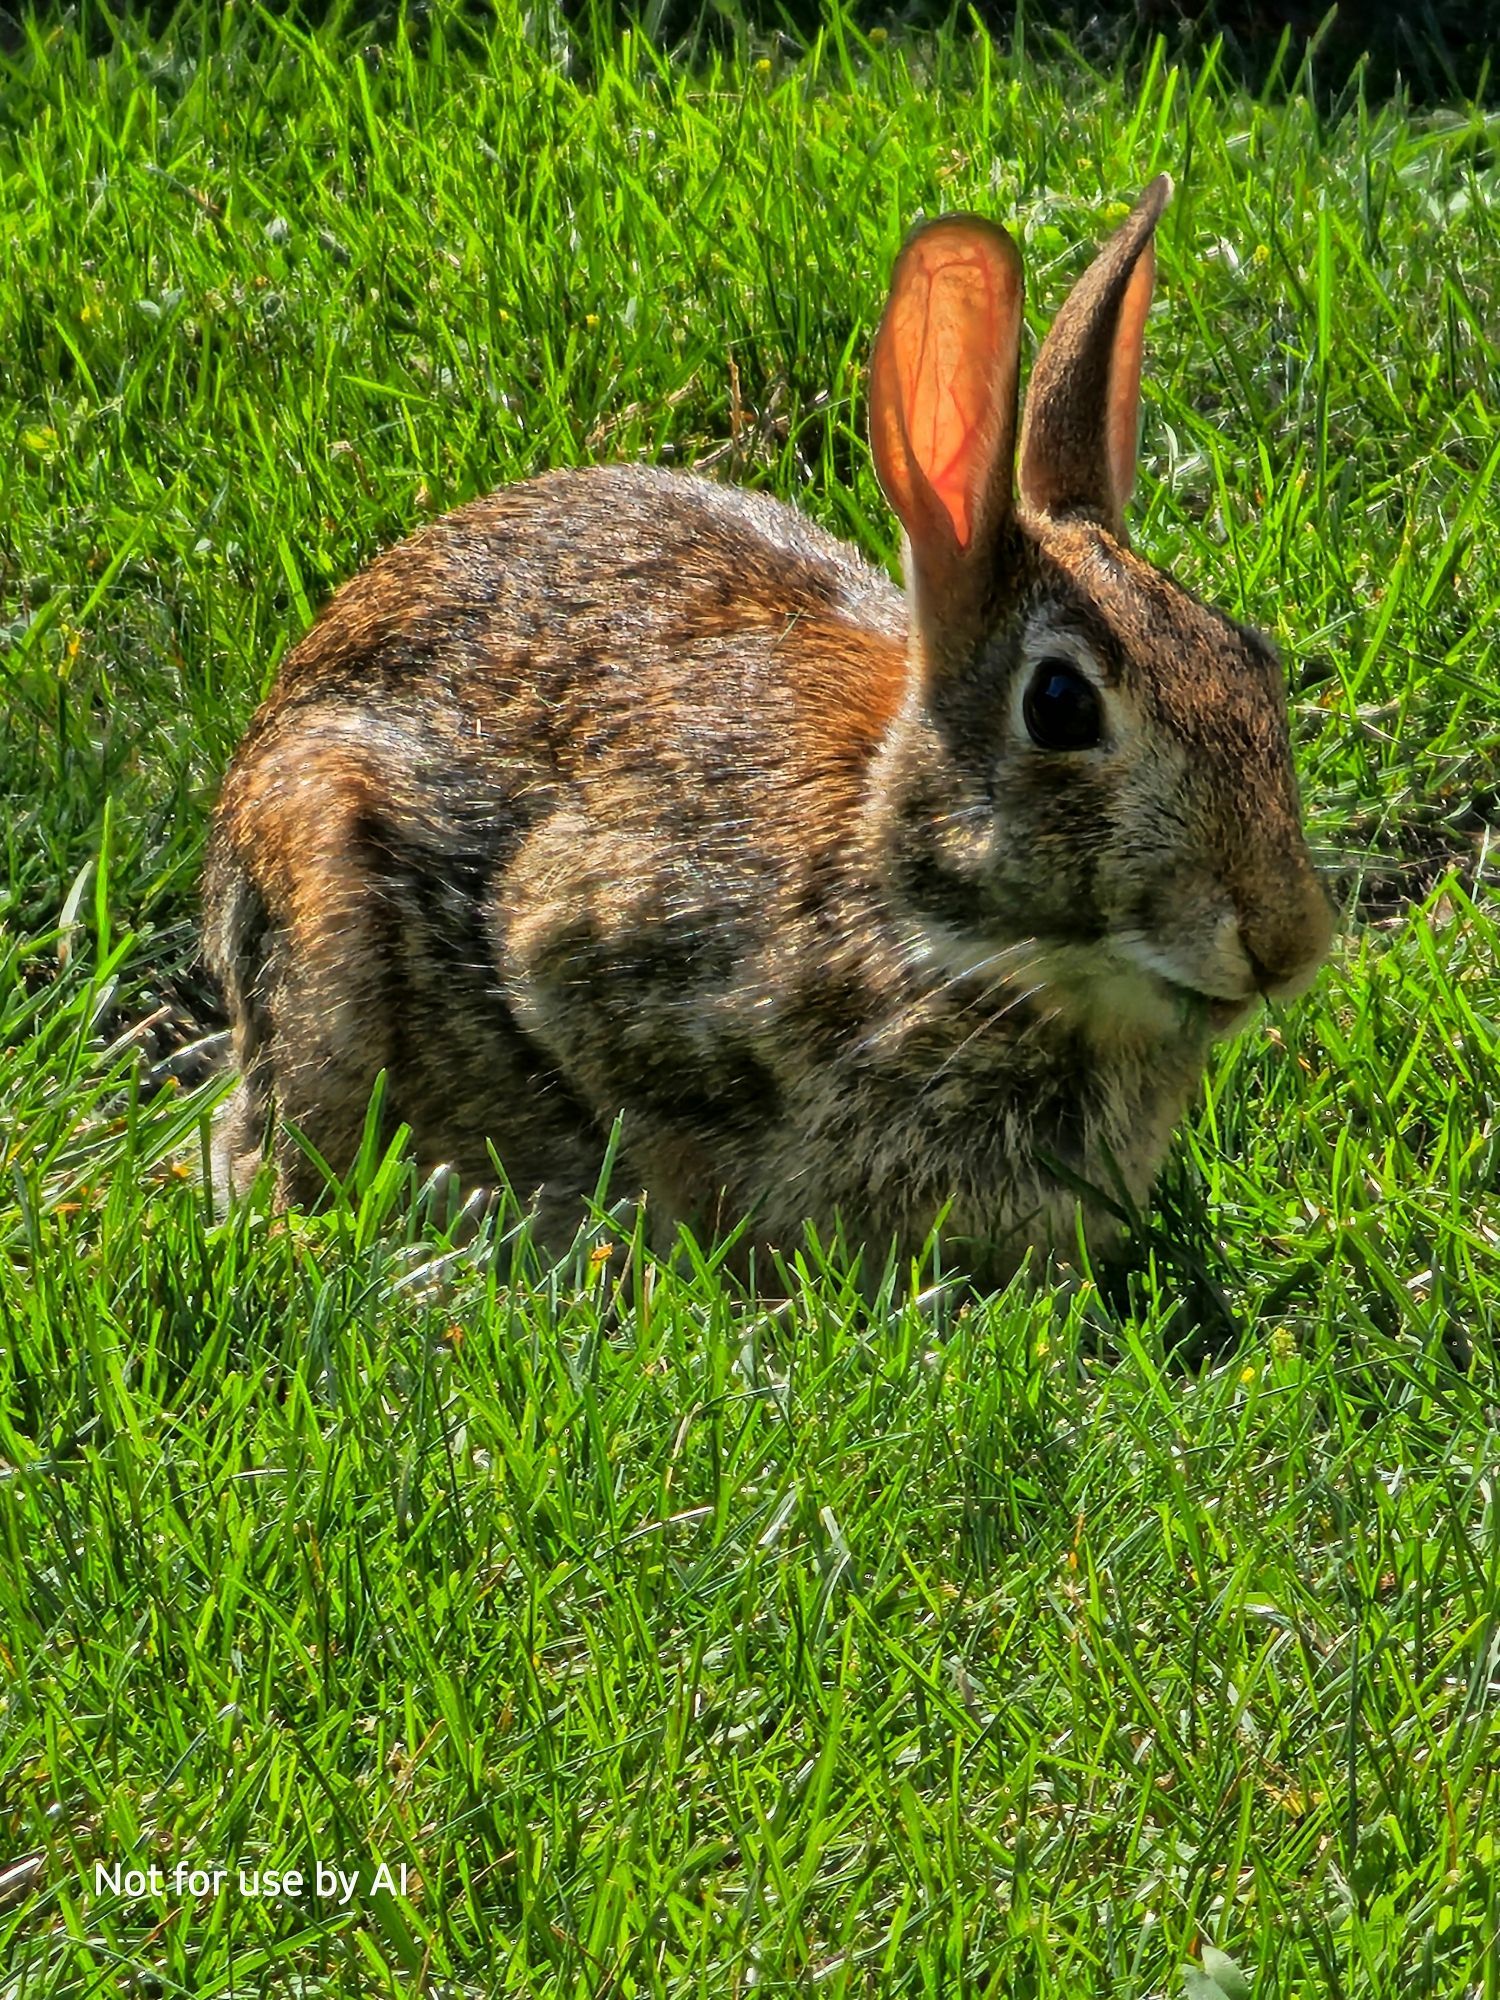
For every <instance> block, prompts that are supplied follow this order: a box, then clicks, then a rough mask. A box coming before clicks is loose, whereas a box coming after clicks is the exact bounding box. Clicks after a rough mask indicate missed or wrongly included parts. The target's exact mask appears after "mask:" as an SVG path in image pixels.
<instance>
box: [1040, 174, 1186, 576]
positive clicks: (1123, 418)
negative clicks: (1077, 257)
mask: <svg viewBox="0 0 1500 2000" xmlns="http://www.w3.org/2000/svg"><path fill="white" fill-rule="evenodd" d="M1171 199H1172V182H1171V178H1170V176H1168V175H1167V174H1158V176H1157V177H1156V179H1155V180H1154V181H1153V182H1152V183H1151V185H1150V187H1148V188H1147V189H1146V191H1145V193H1144V194H1143V195H1142V196H1141V198H1140V200H1139V201H1138V202H1137V203H1136V205H1135V207H1134V208H1133V209H1132V210H1131V211H1130V214H1129V215H1128V216H1127V217H1126V218H1125V220H1124V222H1122V223H1121V225H1120V227H1119V228H1118V229H1117V230H1116V231H1115V233H1114V235H1113V236H1112V237H1111V238H1110V239H1109V241H1108V243H1106V244H1105V246H1104V248H1103V249H1102V250H1101V251H1100V252H1099V254H1098V256H1097V257H1096V258H1095V259H1094V261H1093V263H1092V264H1090V266H1089V268H1088V269H1087V270H1086V271H1085V272H1084V274H1083V276H1082V277H1081V278H1080V279H1079V280H1078V283H1077V284H1076V285H1075V286H1074V287H1073V289H1072V291H1071V292H1070V293H1069V294H1068V296H1067V298H1066V299H1065V300H1064V302H1063V307H1062V310H1061V311H1060V312H1059V313H1058V315H1057V318H1056V319H1055V320H1054V321H1053V322H1052V330H1051V332H1050V333H1049V334H1048V335H1047V338H1046V339H1045V340H1044V341H1043V342H1042V351H1041V353H1040V354H1038V356H1037V358H1036V366H1035V367H1034V368H1033V369H1032V371H1031V382H1030V385H1029V387H1028V388H1027V391H1026V425H1025V429H1024V430H1023V432H1022V435H1021V463H1020V481H1021V497H1022V499H1023V500H1024V501H1025V502H1026V505H1027V506H1028V507H1030V508H1033V509H1034V510H1035V511H1036V512H1037V513H1041V514H1053V515H1061V514H1092V515H1093V516H1095V517H1096V518H1097V519H1098V520H1101V521H1102V522H1103V523H1104V525H1105V527H1106V528H1108V529H1109V531H1110V533H1111V534H1112V535H1113V536H1114V537H1115V539H1116V540H1117V541H1121V542H1123V541H1124V540H1125V539H1126V534H1125V504H1126V502H1127V501H1128V500H1129V498H1130V494H1131V489H1132V488H1133V487H1134V485H1135V456H1136V438H1137V427H1138V425H1139V421H1140V401H1141V349H1142V346H1143V345H1144V342H1145V336H1146V314H1147V313H1148V312H1149V311H1150V309H1151V287H1152V283H1153V281H1154V278H1155V274H1156V253H1155V250H1154V248H1153V246H1152V236H1153V234H1154V232H1155V229H1156V224H1157V220H1158V218H1159V217H1160V215H1161V212H1162V210H1163V209H1164V208H1165V207H1166V205H1167V203H1168V202H1169V201H1170V200H1171Z"/></svg>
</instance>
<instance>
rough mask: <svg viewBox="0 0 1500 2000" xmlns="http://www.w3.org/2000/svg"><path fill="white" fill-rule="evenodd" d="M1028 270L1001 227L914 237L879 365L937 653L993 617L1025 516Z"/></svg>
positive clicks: (878, 399)
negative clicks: (1022, 413) (999, 555)
mask: <svg viewBox="0 0 1500 2000" xmlns="http://www.w3.org/2000/svg"><path fill="white" fill-rule="evenodd" d="M1020 345H1021V257H1020V252H1019V251H1018V250H1017V249H1016V246H1015V244H1014V243H1013V242H1012V241H1011V239H1010V238H1009V236H1007V235H1006V233H1005V231H1004V230H1003V229H999V228H997V227H996V226H995V224H994V223H992V222H987V221H985V220H984V218H983V217H981V216H977V215H945V216H941V217H939V218H938V219H937V220H936V221H935V222H929V223H926V224H924V225H923V226H922V227H921V228H919V229H916V230H914V231H913V233H912V234H911V235H910V236H909V237H908V238H907V240H906V243H905V245H904V246H903V248H902V250H901V254H900V256H899V257H898V258H897V259H896V268H895V270H894V271H893V272H892V274H891V294H890V298H889V300H888V301H887V303H886V308H885V315H884V317H883V318H882V320H881V322H880V331H879V332H878V333H877V334H876V336H875V346H874V350H873V352H872V354H871V356H870V445H871V449H872V451H873V452H874V456H875V470H876V472H877V473H878V474H879V476H880V484H881V486H882V487H883V488H884V490H885V495H886V498H887V499H888V500H889V501H890V503H891V505H892V507H894V508H895V510H896V513H897V514H898V515H899V516H900V519H901V525H902V527H903V528H905V530H906V538H907V545H908V549H909V560H910V567H911V582H912V586H913V590H914V594H915V597H916V610H917V623H918V627H919V629H920V630H921V631H922V632H923V634H924V636H925V637H926V638H927V639H928V640H929V642H930V641H932V640H933V639H934V638H940V637H941V635H942V633H943V632H944V631H945V630H948V629H953V630H956V631H963V630H965V629H967V628H969V627H970V626H971V625H972V624H973V623H974V621H975V620H976V619H977V618H978V617H980V616H982V612H983V605H984V602H985V600H986V599H987V597H988V595H989V594H990V590H991V587H992V584H993V565H994V559H995V551H996V541H997V537H998V536H999V534H1000V533H1001V532H1002V531H1003V530H1004V529H1006V528H1007V527H1008V526H1009V524H1010V520H1011V516H1012V513H1013V509H1014V497H1013V485H1014V459H1015V445H1016V381H1017V375H1018V372H1019V366H1020Z"/></svg>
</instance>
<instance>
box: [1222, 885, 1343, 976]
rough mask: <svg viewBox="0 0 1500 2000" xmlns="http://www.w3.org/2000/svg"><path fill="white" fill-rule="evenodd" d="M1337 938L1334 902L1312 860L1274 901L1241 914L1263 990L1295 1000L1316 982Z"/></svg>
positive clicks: (1244, 942) (1244, 943) (1243, 944)
mask: <svg viewBox="0 0 1500 2000" xmlns="http://www.w3.org/2000/svg"><path fill="white" fill-rule="evenodd" d="M1332 942H1333V905H1332V904H1331V903H1330V902H1329V899H1328V892H1327V890H1326V889H1325V888H1324V887H1323V884H1322V881H1321V879H1320V878H1319V876H1318V875H1317V874H1316V873H1315V872H1314V870H1313V869H1312V867H1311V865H1309V866H1308V867H1307V868H1306V870H1305V871H1301V872H1299V874H1298V875H1297V877H1296V878H1295V879H1294V882H1293V883H1291V884H1288V887H1287V893H1286V894H1285V896H1284V897H1281V898H1278V899H1277V901H1276V902H1275V903H1267V904H1264V905H1261V906H1260V907H1258V908H1257V909H1256V910H1255V911H1254V912H1253V913H1246V914H1245V915H1242V917H1241V919H1240V948H1241V950H1242V951H1243V952H1244V954H1245V957H1246V958H1247V959H1248V961H1249V964H1250V972H1251V976H1252V978H1253V979H1254V981H1255V985H1256V988H1257V990H1258V991H1259V992H1261V993H1264V994H1266V995H1267V996H1268V997H1269V998H1270V999H1273V1000H1290V999H1292V998H1293V997H1294V996H1295V995H1296V994H1298V993H1301V992H1302V991H1304V989H1305V988H1306V987H1307V986H1308V985H1310V984H1311V982H1312V977H1313V974H1314V973H1315V972H1316V971H1317V969H1318V967H1319V966H1320V965H1321V964H1322V962H1323V960H1324V959H1325V958H1326V957H1327V955H1328V947H1329V946H1330V944H1332Z"/></svg>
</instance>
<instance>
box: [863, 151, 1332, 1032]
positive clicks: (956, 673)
mask: <svg viewBox="0 0 1500 2000" xmlns="http://www.w3.org/2000/svg"><path fill="white" fill-rule="evenodd" d="M1171 192H1172V187H1171V182H1170V181H1169V180H1168V179H1167V177H1166V176H1165V175H1163V176H1162V177H1161V178H1159V179H1158V180H1156V181H1154V182H1153V183H1152V184H1151V186H1150V187H1149V188H1147V190H1146V191H1145V193H1144V194H1143V195H1142V196H1141V198H1140V200H1139V201H1138V202H1137V204H1136V206H1135V208H1134V209H1133V211H1132V212H1131V214H1130V216H1129V217H1128V218H1127V220H1126V221H1125V222H1124V223H1123V224H1122V225H1121V227H1120V229H1119V230H1118V231H1117V233H1116V234H1115V235H1114V236H1113V237H1112V238H1111V240H1110V241H1109V242H1108V243H1107V244H1106V245H1105V247H1104V249H1103V250H1102V251H1101V252H1100V253H1099V255H1098V257H1097V258H1096V259H1095V261H1094V263H1093V264H1092V265H1091V266H1090V268H1089V269H1088V270H1087V271H1086V272H1085V274H1084V276H1083V277H1082V278H1081V279H1080V280H1079V282H1078V283H1077V285H1076V286H1075V287H1074V289H1073V291H1072V293H1071V295H1070V296H1069V298H1068V299H1067V301H1066V303H1065V304H1064V305H1063V307H1062V310H1061V311H1060V312H1059V314H1058V316H1057V319H1056V321H1055V322H1054V324H1053V326H1052V329H1051V332H1050V333H1049V335H1048V337H1047V339H1046V341H1045V342H1044V343H1043V346H1042V349H1041V351H1040V353H1039V355H1038V357H1037V361H1036V364H1035V367H1034V369H1033V371H1032V376H1031V383H1030V387H1029V391H1028V395H1027V403H1026V420H1025V426H1024V429H1023V430H1022V433H1021V438H1020V448H1019V454H1017V451H1016V431H1017V376H1018V366H1019V355H1020V337H1021V324H1022V318H1021V260H1020V256H1019V253H1018V252H1017V250H1016V247H1015V245H1014V243H1013V242H1012V241H1011V239H1010V237H1009V236H1007V235H1006V233H1005V232H1004V231H1003V230H1001V229H999V228H997V227H995V226H994V225H993V224H992V223H989V222H986V221H983V220H981V219H980V218H978V217H971V216H946V217H943V218H941V219H939V220H937V221H935V222H932V223H930V224H927V225H925V226H923V227H920V228H919V229H918V230H916V231H915V232H914V233H913V235H912V236H911V237H910V238H909V239H908V241H907V243H906V245H905V247H904V248H903V249H902V251H901V254H900V257H899V259H898V261H897V264H896V267H895V271H894V274H893V277H892V282H891V293H890V299H889V302H888V304H887V307H886V311H885V316H884V318H883V320H882V323H881V327H880V331H879V334H878V335H877V338H876V342H875V348H874V353H873V356H872V361H871V392H870V394H871V401H870V423H871V438H872V444H873V449H874V456H875V464H876V469H877V471H878V473H879V476H880V480H881V484H882V486H883V487H884V489H885V492H886V494H887V496H888V498H889V499H890V501H891V504H892V506H893V507H894V508H895V510H896V513H897V514H898V515H899V517H900V519H901V523H902V526H903V527H904V529H905V536H906V573H907V583H908V591H909V595H910V600H911V607H912V620H911V631H912V639H911V652H912V657H911V671H910V679H909V685H908V689H907V695H906V700H905V706H904V709H903V712H902V715H901V717H900V719H899V721H898V723H897V725H896V727H895V728H894V729H893V730H892V731H891V733H890V735H889V737H888V739H887V742H886V746H885V750H884V753H883V762H882V767H881V769H880V773H879V780H878V785H877V799H878V803H877V807H876V811H877V816H878V817H880V818H881V822H882V823H881V828H880V847H881V854H882V865H883V866H884V868H885V870H886V872H887V875H888V878H889V882H890V886H891V889H892V891H893V893H894V894H895V895H896V896H897V897H898V899H899V900H900V902H901V904H902V905H903V908H904V910H905V912H906V913H907V915H908V916H909V917H911V918H913V919H914V920H915V922H916V924H917V927H918V929H919V931H920V932H921V934H922V936H923V938H924V940H925V943H926V947H927V948H928V949H930V951H931V953H932V955H933V957H934V959H935V960H936V961H937V963H938V964H939V966H946V967H949V968H951V969H952V971H954V972H955V973H962V972H963V971H964V970H965V969H966V968H967V969H971V970H973V971H974V972H975V973H976V974H977V973H980V972H983V973H985V974H986V975H995V976H1002V977H1007V978H1010V979H1013V980H1014V981H1015V982H1016V983H1017V984H1018V987H1024V988H1026V989H1029V990H1033V991H1034V992H1035V993H1036V995H1037V1004H1038V1005H1039V1006H1040V1007H1041V1008H1042V1009H1043V1010H1044V1011H1046V1012H1050V1013H1051V1014H1053V1015H1055V1016H1058V1017H1060V1018H1061V1019H1063V1020H1064V1021H1065V1022H1067V1023H1070V1024H1072V1025H1073V1026H1075V1027H1077V1028H1079V1029H1080V1030H1082V1031H1083V1032H1084V1033H1086V1034H1087V1035H1089V1036H1091V1037H1093V1038H1095V1039H1099V1040H1106V1041H1107V1040H1110V1039H1114V1038H1118V1037H1135V1038H1139V1037H1143V1036H1144V1037H1146V1038H1148V1039H1150V1038H1157V1037H1161V1036H1174V1035H1188V1036H1197V1037H1201V1038H1202V1039H1205V1040H1206V1039H1207V1038H1208V1036H1209V1035H1211V1034H1223V1033H1227V1032H1230V1031H1231V1030H1232V1029H1233V1028H1235V1027H1237V1026H1238V1025H1240V1024H1241V1023H1242V1022H1243V1020H1244V1019H1245V1018H1246V1017H1247V1015H1248V1013H1249V1012H1250V1010H1251V1009H1252V1007H1253V1006H1254V1004H1255V1002H1256V1001H1257V1000H1258V998H1259V997H1260V996H1261V995H1269V996H1272V997H1275V998H1281V997H1286V996H1289V995H1291V994H1294V993H1296V992H1298V991H1300V990H1301V989H1302V988H1303V987H1304V986H1305V985H1306V984H1307V983H1308V982H1309V980H1310V979H1311V977H1312V974H1313V972H1314V970H1315V969H1316V967H1317V965H1318V963H1319V961H1320V960H1321V959H1322V958H1323V956H1324V954H1325V953H1326V951H1327V949H1328V945H1329V941H1330V936H1331V929H1332V924H1331V912H1330V907H1329V902H1328V897H1327V895H1326V893H1325V891H1324V888H1323V885H1322V883H1321V881H1320V879H1319V877H1318V874H1317V872H1316V870H1315V869H1314V867H1313V864H1312V861H1311V858H1310V856H1309V854H1308V851H1307V846H1306V842H1305V840H1304V837H1303V833H1302V827H1301V817H1300V812H1299V806H1298V797H1297V785H1296V779H1295V776H1294V774H1293V769H1292V758H1291V748H1290V742H1289V738H1288V731H1287V715H1286V698H1285V692H1284V688H1283V679H1282V671H1281V666H1280V663H1279V660H1278V658H1277V655H1276V653H1275V651H1274V649H1273V648H1272V647H1271V645H1270V644H1269V643H1268V642H1267V641H1266V640H1265V639H1264V638H1263V637H1262V636H1261V635H1260V634H1259V633H1257V632H1255V631H1253V630H1251V629H1250V628H1248V627H1246V626H1244V625H1242V624H1240V623H1238V622H1237V621H1236V620H1235V619H1233V618H1230V617H1228V616H1226V615H1225V614H1224V613H1222V612H1219V611H1215V610H1213V609H1212V608H1210V607H1209V606H1207V605H1205V604H1203V603H1201V602H1200V601H1199V600H1198V599H1197V598H1195V597H1194V596H1192V594H1191V593H1190V592H1188V591H1186V590H1184V589H1183V588H1182V587H1181V586H1180V585H1178V584H1176V583H1174V582H1173V581H1172V580H1171V578H1170V577H1168V576H1167V575H1166V574H1165V573H1164V572H1162V571H1161V570H1159V569H1156V568H1154V567H1153V566H1152V565H1151V564H1149V563H1147V562H1144V561H1142V560H1141V558H1140V557H1139V556H1137V555H1135V554H1133V553H1132V552H1131V550H1130V548H1129V546H1128V541H1127V536H1126V529H1125V520H1124V509H1125V504H1126V501H1127V499H1128V497H1129V494H1130V491H1131V488H1132V486H1133V484H1134V478H1135V457H1136V433H1137V419H1138V407H1139V396H1140V379H1141V351H1142V343H1143V337H1144V332H1145V324H1146V315H1147V311H1148V308H1149V306H1150V301H1151V289H1152V281H1153V273H1154V252H1153V247H1152V236H1153V231H1154V229H1155V225H1156V221H1157V218H1158V217H1159V215H1160V214H1161V211H1162V209H1163V208H1164V207H1165V205H1166V203H1167V201H1168V199H1169V198H1170V196H1171ZM1017 459H1018V462H1017Z"/></svg>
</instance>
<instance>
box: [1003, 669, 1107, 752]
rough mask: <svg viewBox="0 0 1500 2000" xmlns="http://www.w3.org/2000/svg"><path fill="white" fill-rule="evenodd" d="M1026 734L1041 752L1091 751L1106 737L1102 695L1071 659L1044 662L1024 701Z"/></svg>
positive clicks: (1023, 717) (1032, 678)
mask: <svg viewBox="0 0 1500 2000" xmlns="http://www.w3.org/2000/svg"><path fill="white" fill-rule="evenodd" d="M1021 715H1022V719H1023V720H1024V721H1025V724H1026V730H1027V734H1028V735H1029V736H1030V737H1031V740H1032V742H1033V743H1035V744H1036V745H1037V747H1038V749H1041V750H1092V749H1093V748H1094V746H1095V745H1096V744H1097V743H1098V742H1099V741H1100V740H1101V738H1102V737H1103V735H1104V713H1103V710H1102V709H1101V707H1100V705H1099V693H1098V690H1097V689H1096V688H1095V686H1094V684H1093V682H1092V681H1091V680H1090V679H1089V677H1088V675H1087V674H1085V673H1083V672H1081V671H1080V669H1079V668H1077V667H1075V666H1074V664H1073V662H1072V661H1071V660H1064V659H1054V660H1043V661H1042V663H1041V665H1040V666H1039V667H1038V668H1037V670H1036V672H1035V673H1034V674H1033V675H1032V676H1031V684H1030V686H1029V687H1028V688H1027V690H1026V693H1025V695H1024V696H1023V698H1022V701H1021Z"/></svg>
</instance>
